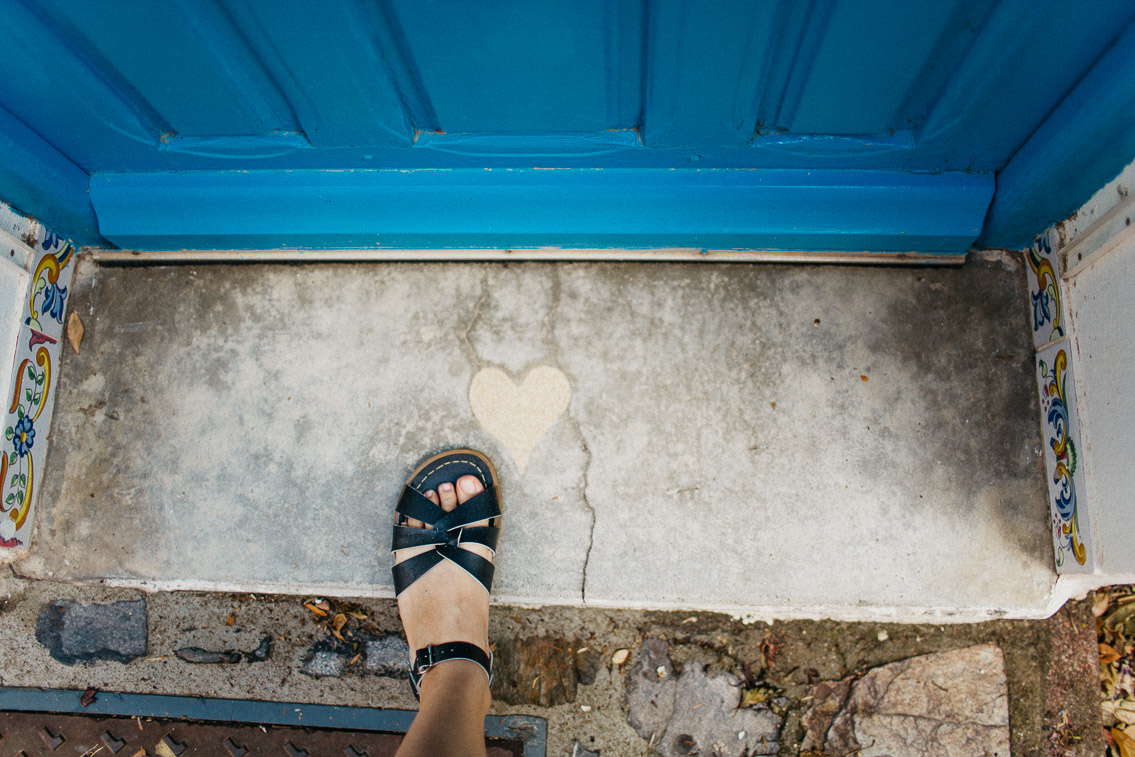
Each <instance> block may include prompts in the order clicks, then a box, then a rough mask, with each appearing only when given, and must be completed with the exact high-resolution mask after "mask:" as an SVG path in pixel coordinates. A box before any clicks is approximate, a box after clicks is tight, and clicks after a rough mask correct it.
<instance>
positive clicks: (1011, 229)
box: [981, 24, 1135, 249]
mask: <svg viewBox="0 0 1135 757" xmlns="http://www.w3.org/2000/svg"><path fill="white" fill-rule="evenodd" d="M1132 61H1135V24H1132V25H1131V26H1130V27H1128V28H1127V30H1126V31H1125V32H1124V33H1123V35H1122V36H1121V37H1120V38H1119V39H1118V40H1117V41H1116V43H1115V44H1114V45H1113V46H1112V47H1111V49H1110V50H1108V52H1107V54H1106V55H1104V57H1103V58H1101V59H1100V61H1099V62H1098V63H1096V65H1095V66H1094V67H1093V68H1092V70H1091V72H1089V73H1088V75H1087V76H1085V77H1084V78H1083V80H1081V81H1080V83H1079V84H1078V85H1077V87H1076V88H1075V89H1074V90H1073V91H1072V93H1071V94H1070V95H1069V96H1068V97H1066V98H1065V99H1064V101H1063V102H1062V103H1061V104H1060V107H1059V108H1057V109H1056V111H1055V112H1054V113H1053V114H1052V115H1051V116H1049V117H1048V119H1047V120H1046V121H1045V123H1044V124H1043V125H1042V126H1041V127H1040V128H1039V129H1037V131H1036V133H1035V134H1033V135H1032V137H1030V138H1029V140H1028V142H1026V143H1025V145H1024V147H1022V148H1021V149H1020V150H1019V151H1018V152H1017V154H1016V155H1014V156H1013V159H1012V160H1010V161H1009V165H1007V166H1006V167H1005V169H1004V170H1002V171H1001V173H1000V174H999V175H998V177H997V195H996V197H995V198H994V201H993V204H992V205H991V206H990V208H989V215H988V217H987V218H986V222H985V227H984V230H983V232H982V234H981V242H982V244H985V245H988V246H990V247H1006V248H1009V249H1020V248H1024V247H1026V246H1028V245H1029V244H1031V243H1032V241H1033V238H1034V237H1035V236H1036V235H1037V233H1038V232H1039V231H1041V230H1043V229H1045V228H1047V227H1048V226H1049V225H1051V224H1052V223H1055V222H1056V221H1060V220H1063V219H1064V218H1067V217H1068V216H1069V215H1070V214H1071V213H1073V212H1074V211H1075V210H1076V209H1077V208H1079V207H1080V206H1082V205H1083V204H1084V203H1085V202H1087V201H1088V200H1089V199H1090V198H1091V196H1092V195H1093V194H1095V192H1096V191H1097V190H1099V188H1100V187H1102V186H1103V185H1105V184H1106V183H1108V182H1109V181H1111V180H1112V179H1114V178H1115V177H1116V176H1117V175H1119V172H1120V171H1121V170H1122V168H1123V166H1125V165H1126V164H1127V163H1128V162H1130V160H1131V157H1132V155H1135V75H1133V73H1132Z"/></svg>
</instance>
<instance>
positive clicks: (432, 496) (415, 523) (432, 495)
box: [406, 489, 441, 528]
mask: <svg viewBox="0 0 1135 757" xmlns="http://www.w3.org/2000/svg"><path fill="white" fill-rule="evenodd" d="M422 496H423V497H425V498H426V499H428V500H429V501H430V502H433V503H434V504H435V505H440V504H441V503H440V502H439V501H438V498H437V492H435V491H434V490H433V489H430V490H429V491H426V492H422ZM406 525H407V526H409V527H410V528H425V527H426V524H425V523H422V522H421V521H420V520H416V519H414V518H407V519H406Z"/></svg>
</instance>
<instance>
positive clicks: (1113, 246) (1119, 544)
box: [1057, 163, 1135, 583]
mask: <svg viewBox="0 0 1135 757" xmlns="http://www.w3.org/2000/svg"><path fill="white" fill-rule="evenodd" d="M1129 188H1135V163H1133V164H1131V165H1130V166H1128V167H1127V168H1126V169H1125V170H1124V171H1123V173H1122V174H1120V176H1119V177H1118V178H1117V179H1116V180H1115V181H1113V182H1111V183H1110V184H1108V185H1107V186H1106V187H1104V188H1103V189H1101V190H1100V191H1099V192H1098V193H1097V194H1096V195H1095V196H1094V197H1093V198H1092V199H1091V200H1090V201H1089V202H1088V203H1087V204H1086V205H1085V206H1084V207H1083V208H1082V209H1081V210H1080V211H1078V212H1077V213H1076V215H1074V216H1073V217H1072V218H1070V219H1069V220H1068V221H1065V222H1064V223H1062V224H1060V225H1059V226H1058V228H1057V231H1058V232H1059V234H1060V238H1061V241H1062V245H1061V248H1060V256H1061V258H1062V261H1063V271H1064V274H1063V279H1064V284H1065V286H1064V290H1065V297H1066V301H1067V314H1068V323H1069V332H1070V343H1071V347H1072V355H1071V359H1072V364H1073V366H1074V369H1075V373H1076V376H1075V384H1076V386H1075V391H1076V399H1077V401H1078V405H1079V416H1080V437H1081V445H1082V449H1081V451H1080V461H1079V462H1080V464H1081V465H1082V466H1083V472H1084V480H1085V484H1086V488H1087V491H1086V494H1087V502H1088V507H1089V508H1090V509H1091V514H1092V522H1093V526H1094V527H1093V529H1092V531H1093V535H1092V536H1093V539H1094V544H1095V549H1096V574H1097V576H1101V577H1104V578H1106V579H1107V580H1106V581H1104V582H1105V583H1110V582H1121V581H1122V582H1129V581H1135V196H1131V193H1130V192H1129Z"/></svg>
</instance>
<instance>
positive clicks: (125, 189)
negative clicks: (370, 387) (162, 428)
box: [0, 0, 1135, 254]
mask: <svg viewBox="0 0 1135 757" xmlns="http://www.w3.org/2000/svg"><path fill="white" fill-rule="evenodd" d="M1090 5H1091V7H1090V9H1086V8H1085V6H1084V5H1083V3H1076V2H1071V1H1070V0H1046V1H1044V2H1037V1H1036V0H1032V1H1028V2H1026V0H999V1H998V2H990V1H988V0H986V1H979V0H941V2H934V3H912V2H909V0H812V1H811V2H805V1H803V0H763V1H757V2H752V1H750V2H742V1H740V0H718V1H716V2H708V1H704V2H700V1H698V0H621V1H620V0H610V1H608V2H603V1H602V0H563V1H559V0H544V1H541V2H533V1H532V0H528V1H526V2H520V1H519V0H497V1H494V2H487V1H486V2H480V1H470V0H466V1H465V2H450V1H448V0H413V1H411V0H326V1H325V2H320V3H311V2H300V1H299V0H273V1H272V2H267V1H266V0H265V1H254V0H243V1H242V0H162V1H159V0H116V1H114V2H94V1H93V0H0V9H2V10H3V14H4V18H5V19H6V26H7V28H8V34H7V35H6V40H5V44H4V45H2V46H0V71H2V72H3V75H0V137H2V138H3V142H4V144H5V145H6V146H7V150H6V157H2V156H0V198H4V199H8V200H9V201H12V202H14V203H15V204H16V205H17V206H20V207H22V208H24V209H25V210H28V211H29V212H32V213H35V214H37V215H41V216H43V217H44V219H45V220H47V221H49V222H55V223H56V224H58V225H60V226H62V227H63V228H64V229H65V230H66V231H68V232H69V233H71V234H73V235H75V236H77V237H79V238H80V239H81V240H83V241H91V242H99V243H110V244H116V245H120V246H124V247H140V248H150V249H161V248H178V247H264V246H277V245H292V246H316V247H319V246H335V247H341V246H373V245H386V246H426V247H448V246H490V245H492V246H496V245H499V246H517V245H521V246H534V245H570V246H589V247H594V246H599V247H608V246H640V247H652V246H689V247H701V248H704V247H724V248H737V247H741V248H752V247H766V248H772V249H810V250H876V251H880V252H912V251H913V252H931V253H947V254H956V253H961V252H964V251H965V249H966V248H967V247H968V246H969V245H970V244H971V243H972V242H973V241H974V240H975V239H976V238H977V237H978V236H979V234H981V233H982V229H983V225H984V224H985V218H986V214H987V211H988V210H989V208H990V204H991V202H994V207H995V208H996V207H997V205H996V201H995V198H994V193H995V190H996V189H997V177H998V174H999V172H1003V171H1005V170H1006V168H1007V167H1009V166H1010V163H1011V161H1012V160H1013V158H1014V155H1016V154H1017V153H1019V152H1021V151H1022V149H1023V148H1026V147H1027V146H1028V144H1029V141H1030V139H1031V138H1032V137H1033V136H1034V135H1036V134H1037V133H1043V130H1044V129H1045V128H1048V129H1049V130H1050V131H1052V130H1054V131H1055V132H1056V133H1057V136H1058V137H1059V135H1060V133H1061V132H1062V130H1064V131H1067V132H1068V133H1069V136H1071V135H1072V134H1073V133H1074V126H1067V127H1065V126H1064V125H1063V122H1061V121H1059V118H1064V116H1061V105H1062V104H1063V103H1065V102H1067V101H1068V100H1069V98H1073V99H1074V98H1076V97H1082V98H1083V97H1084V95H1085V91H1084V88H1085V87H1087V88H1088V90H1089V91H1088V94H1092V93H1094V94H1096V95H1097V97H1095V98H1090V99H1091V101H1093V102H1095V101H1103V102H1104V103H1105V105H1106V106H1107V107H1109V108H1110V110H1109V111H1107V113H1106V114H1104V115H1100V116H1099V117H1098V118H1096V121H1095V122H1093V123H1088V124H1086V125H1085V124H1081V127H1082V128H1086V129H1087V130H1088V132H1090V131H1091V130H1092V129H1093V128H1095V129H1100V128H1104V124H1103V121H1105V120H1107V118H1111V119H1112V123H1114V119H1115V118H1116V117H1119V116H1122V115H1123V114H1125V113H1127V112H1128V111H1129V110H1131V111H1135V107H1133V105H1132V104H1133V103H1135V83H1132V82H1130V81H1125V79H1124V78H1123V77H1122V76H1121V75H1118V74H1116V73H1115V70H1114V68H1115V61H1114V60H1113V59H1115V58H1118V59H1123V57H1124V56H1125V55H1127V53H1128V52H1130V51H1131V50H1132V49H1135V43H1133V42H1132V39H1131V37H1132V31H1131V27H1132V24H1133V22H1135V4H1132V3H1130V2H1127V0H1094V2H1093V3H1091V4H1090ZM1109 56H1111V57H1110V58H1109ZM1109 74H1110V78H1109ZM1101 78H1102V81H1100V80H1101ZM1130 78H1131V77H1129V76H1128V77H1127V79H1130ZM1096 107H1100V106H1096ZM1054 117H1057V118H1058V121H1057V122H1055V124H1054V123H1053V121H1052V119H1053V118H1054ZM1080 117H1081V120H1083V119H1084V118H1085V116H1084V115H1083V114H1082V113H1081V114H1080ZM1087 118H1088V120H1089V121H1091V114H1090V113H1089V114H1088V116H1087ZM1075 141H1076V142H1084V141H1090V140H1085V139H1080V138H1077V139H1076V140H1075ZM1057 142H1059V139H1057ZM1060 148H1063V149H1067V145H1064V146H1058V147H1057V148H1050V149H1057V151H1058V152H1059V151H1060ZM1076 149H1080V150H1084V149H1085V146H1084V145H1079V146H1078V147H1077V148H1076ZM1133 155H1135V143H1133V142H1132V141H1131V139H1129V138H1117V139H1113V140H1112V141H1111V145H1110V146H1109V147H1107V148H1104V147H1097V148H1094V149H1089V150H1088V153H1087V154H1085V155H1084V156H1083V160H1082V163H1083V164H1084V165H1083V166H1082V169H1081V170H1080V171H1078V172H1076V177H1077V180H1079V181H1084V182H1086V183H1093V182H1096V180H1097V179H1098V178H1100V177H1103V176H1104V175H1105V174H1108V173H1109V172H1111V173H1114V172H1117V171H1118V169H1119V166H1121V165H1122V162H1123V161H1124V160H1125V159H1126V160H1129V159H1130V158H1131V157H1132V156H1133ZM1032 160H1033V161H1034V162H1036V161H1039V162H1040V163H1041V164H1043V163H1044V161H1045V160H1049V158H1046V157H1045V154H1042V155H1040V156H1039V157H1036V158H1032ZM1028 168H1030V166H1024V167H1023V168H1022V169H1021V172H1023V173H1024V174H1028V171H1027V170H1026V169H1028ZM547 169H557V170H547ZM1113 169H1114V170H1113ZM1010 175H1013V174H1012V172H1010ZM1081 177H1083V178H1081ZM1103 180H1106V178H1103V179H1102V180H1100V181H1099V182H1098V183H1102V181H1103ZM1093 188H1094V187H1093ZM1014 189H1015V190H1017V191H1022V188H1020V187H1017V188H1012V187H1011V188H1010V190H1011V191H1010V194H1011V192H1012V191H1013V190H1014ZM1083 191H1086V190H1084V189H1083V188H1078V187H1074V188H1072V189H1071V190H1070V189H1069V188H1068V187H1067V186H1065V187H1064V188H1063V189H1062V190H1060V191H1057V190H1056V189H1050V190H1049V191H1048V192H1047V194H1045V193H1043V192H1042V195H1043V196H1042V197H1041V200H1043V201H1044V202H1048V203H1049V204H1050V205H1051V206H1052V207H1054V208H1055V207H1063V205H1062V204H1061V203H1063V204H1064V205H1066V204H1067V202H1070V201H1071V199H1070V197H1071V195H1076V194H1077V193H1082V192H1083ZM1018 204H1020V200H1019V198H1018ZM1026 204H1027V203H1026ZM1033 205H1034V206H1035V205H1036V203H1035V202H1034V203H1033ZM1030 207H1032V206H1030ZM1053 212H1055V211H1053ZM1026 216H1028V214H1026V213H1023V212H1021V211H1019V210H1018V211H1016V215H1013V214H1012V213H1010V217H1008V218H1007V219H1006V220H1005V221H1004V222H1003V223H1002V228H999V229H993V230H992V233H993V236H994V237H995V238H994V240H993V241H995V242H997V241H1002V240H1004V241H1010V242H1012V243H1017V242H1020V241H1021V238H1022V236H1027V234H1029V233H1032V232H1033V231H1037V230H1039V229H1032V228H1031V227H1032V226H1033V225H1035V223H1036V221H1035V220H1032V219H1031V217H1026ZM989 232H990V230H989V229H987V235H988V233H989ZM1026 241H1027V240H1026Z"/></svg>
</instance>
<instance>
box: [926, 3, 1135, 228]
mask: <svg viewBox="0 0 1135 757" xmlns="http://www.w3.org/2000/svg"><path fill="white" fill-rule="evenodd" d="M1133 20H1135V3H1132V2H1129V0H1096V1H1095V2H1092V3H1089V4H1087V5H1085V4H1084V3H1080V2H1073V1H1072V0H1044V1H1042V2H1037V0H1001V1H1000V2H999V3H997V5H996V7H995V9H994V11H993V12H992V13H991V14H990V15H989V17H988V18H987V19H986V20H985V21H984V23H983V24H982V26H981V28H980V30H979V32H978V35H977V37H976V39H975V40H974V43H973V45H972V47H971V48H970V49H969V50H968V51H966V53H965V54H964V55H963V56H962V58H961V59H960V60H959V61H958V68H957V70H956V71H955V72H954V74H953V75H952V76H951V77H950V80H949V83H948V85H947V87H946V90H945V91H944V92H943V93H942V95H941V97H940V98H939V99H938V100H937V102H936V103H935V104H934V106H933V107H932V108H931V110H930V112H929V114H928V115H927V116H926V120H925V123H924V126H923V128H922V130H921V133H920V134H919V148H918V150H917V152H916V154H915V155H914V156H913V157H912V159H911V161H910V164H909V165H910V167H911V168H913V169H921V170H942V169H947V170H977V171H997V170H1000V169H1001V168H1003V167H1004V166H1005V164H1006V163H1007V162H1008V160H1009V158H1011V157H1012V156H1013V153H1015V152H1016V151H1017V150H1018V149H1020V147H1021V145H1022V144H1024V142H1025V140H1026V139H1028V137H1029V135H1030V134H1032V133H1033V132H1034V131H1035V130H1036V129H1037V127H1038V126H1039V125H1040V124H1041V123H1043V121H1044V119H1045V118H1046V117H1047V116H1048V114H1049V113H1050V112H1052V110H1053V109H1054V108H1056V107H1057V106H1058V105H1059V104H1060V102H1061V100H1062V99H1063V98H1064V97H1065V96H1066V95H1067V94H1068V92H1070V91H1071V90H1072V88H1073V87H1074V86H1075V85H1076V82H1078V81H1079V80H1080V78H1081V77H1083V76H1084V74H1086V73H1087V71H1088V70H1089V69H1090V68H1091V67H1092V65H1093V64H1094V63H1095V61H1096V60H1097V59H1098V58H1099V57H1100V55H1102V54H1103V52H1104V51H1105V50H1107V48H1108V47H1109V46H1110V45H1111V44H1112V43H1113V42H1114V41H1115V39H1116V38H1117V37H1118V36H1119V35H1120V33H1121V32H1122V31H1123V30H1124V29H1125V28H1126V27H1127V26H1128V25H1129V24H1130V23H1131V22H1132V21H1133ZM1133 157H1135V156H1133ZM1037 231H1038V232H1039V231H1040V229H1037Z"/></svg>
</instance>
